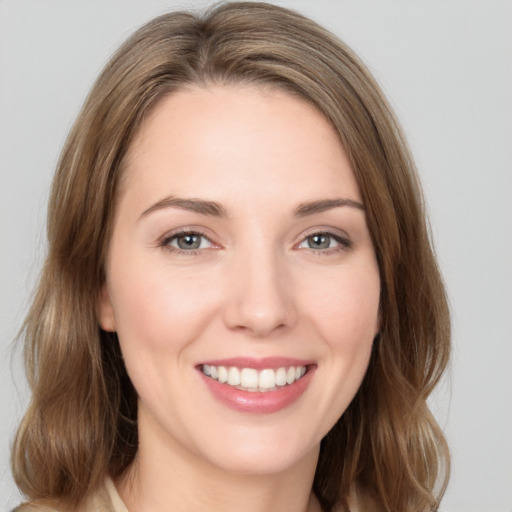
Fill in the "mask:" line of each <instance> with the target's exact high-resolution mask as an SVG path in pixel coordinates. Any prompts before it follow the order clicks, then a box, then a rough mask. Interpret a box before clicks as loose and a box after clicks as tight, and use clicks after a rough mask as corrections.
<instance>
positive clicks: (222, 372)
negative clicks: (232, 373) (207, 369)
mask: <svg viewBox="0 0 512 512" xmlns="http://www.w3.org/2000/svg"><path fill="white" fill-rule="evenodd" d="M217 371H218V373H219V382H227V381H228V371H227V370H226V368H225V367H224V366H219V367H218V368H217Z"/></svg>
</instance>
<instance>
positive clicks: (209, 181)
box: [124, 85, 360, 200]
mask: <svg viewBox="0 0 512 512" xmlns="http://www.w3.org/2000/svg"><path fill="white" fill-rule="evenodd" d="M125 173H126V176H125V187H124V188H126V189H127V190H128V189H130V187H133V188H134V189H136V190H137V191H138V195H143V194H146V193H149V192H150V189H153V193H157V192H158V191H160V192H161V194H162V195H163V194H165V193H172V194H177V195H185V196H191V195H192V196H195V195H198V194H201V196H202V197H203V196H204V197H206V198H211V199H213V200H218V199H219V197H216V196H217V195H220V196H222V195H225V194H226V193H229V194H228V195H231V196H232V195H233V192H234V191H235V190H238V191H239V192H240V194H243V195H245V197H246V198H247V197H253V196H258V192H260V193H261V194H262V195H264V196H266V197H267V198H268V199H269V200H270V199H271V198H272V199H273V200H275V199H276V198H279V195H280V196H281V200H284V199H285V197H286V195H287V193H288V192H290V191H291V189H293V190H295V189H297V190H298V193H300V194H305V195H308V194H309V195H315V194H320V195H322V196H326V195H327V196H328V195H329V193H330V192H329V191H331V192H332V196H336V197H338V196H339V195H340V193H345V194H348V195H350V196H352V198H353V199H357V200H359V199H360V196H359V190H358V186H357V183H356V181H355V178H354V174H353V172H352V169H351V166H350V163H349V161H348V158H347V156H346V154H345V151H344V149H343V146H342V144H341V142H340V140H339V137H338V134H337V133H336V131H335V130H334V128H333V127H332V126H331V124H330V123H329V122H328V121H327V119H326V118H325V117H324V116H323V115H322V114H321V113H320V112H319V111H318V110H317V109H316V108H314V107H313V106H312V105H310V104H309V103H308V102H307V101H305V100H303V99H301V98H298V97H296V96H294V95H291V94H289V93H287V92H284V91H281V90H278V89H269V88H261V87H256V86H247V85H244V86H241V85H237V86H209V87H204V88H191V89H184V90H180V91H177V92H174V93H172V94H170V95H169V96H167V97H165V98H164V99H162V100H161V101H160V102H159V103H158V104H157V105H156V106H155V108H154V109H153V110H152V112H151V114H150V115H149V116H148V117H147V118H146V119H145V121H144V122H143V124H142V125H141V127H140V130H139V131H138V133H137V135H136V137H135V139H134V141H133V142H132V144H131V146H130V148H129V151H128V154H127V158H126V165H125ZM261 194H260V195H261ZM220 199H222V197H220ZM302 199H304V200H308V199H309V197H304V198H302Z"/></svg>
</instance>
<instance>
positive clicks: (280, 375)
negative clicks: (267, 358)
mask: <svg viewBox="0 0 512 512" xmlns="http://www.w3.org/2000/svg"><path fill="white" fill-rule="evenodd" d="M305 369H306V368H304V370H305ZM285 384H286V368H278V369H277V371H276V386H284V385H285Z"/></svg>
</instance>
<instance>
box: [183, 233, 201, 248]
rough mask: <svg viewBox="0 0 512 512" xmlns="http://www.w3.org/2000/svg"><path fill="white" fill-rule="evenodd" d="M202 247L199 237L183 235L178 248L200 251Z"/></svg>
mask: <svg viewBox="0 0 512 512" xmlns="http://www.w3.org/2000/svg"><path fill="white" fill-rule="evenodd" d="M200 245H201V238H200V237H199V235H183V236H180V237H179V238H178V246H179V248H180V249H198V248H199V246H200Z"/></svg>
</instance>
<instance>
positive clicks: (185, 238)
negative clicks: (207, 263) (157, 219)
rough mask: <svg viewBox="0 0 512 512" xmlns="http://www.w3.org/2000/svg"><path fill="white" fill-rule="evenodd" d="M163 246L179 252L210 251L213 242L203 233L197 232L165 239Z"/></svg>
mask: <svg viewBox="0 0 512 512" xmlns="http://www.w3.org/2000/svg"><path fill="white" fill-rule="evenodd" d="M161 245H162V246H164V247H167V248H169V249H171V250H177V251H184V252H188V251H197V250H201V249H208V248H210V247H212V246H213V244H212V242H211V241H210V240H209V239H208V238H207V237H206V236H205V235H203V234H202V233H197V232H195V231H183V232H180V233H176V234H174V235H171V236H167V237H165V238H164V239H163V240H162V242H161Z"/></svg>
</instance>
